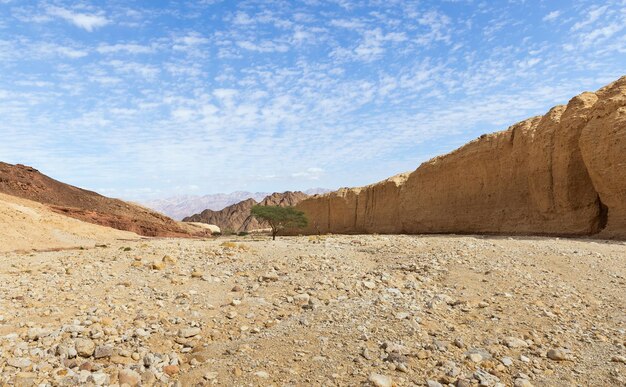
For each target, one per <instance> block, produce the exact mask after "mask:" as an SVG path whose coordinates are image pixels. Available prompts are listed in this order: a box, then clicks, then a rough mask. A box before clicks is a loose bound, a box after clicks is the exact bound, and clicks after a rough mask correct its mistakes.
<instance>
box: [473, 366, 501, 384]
mask: <svg viewBox="0 0 626 387" xmlns="http://www.w3.org/2000/svg"><path fill="white" fill-rule="evenodd" d="M474 378H476V379H477V380H478V382H479V383H480V384H481V385H482V386H495V385H496V384H497V383H498V382H500V378H498V377H497V376H495V375H492V374H490V373H489V372H487V371H485V370H481V369H479V370H476V371H475V372H474Z"/></svg>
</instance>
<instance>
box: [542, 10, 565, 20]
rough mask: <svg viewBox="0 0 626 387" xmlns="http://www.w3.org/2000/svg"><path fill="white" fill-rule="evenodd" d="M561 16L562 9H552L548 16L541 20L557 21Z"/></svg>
mask: <svg viewBox="0 0 626 387" xmlns="http://www.w3.org/2000/svg"><path fill="white" fill-rule="evenodd" d="M559 16H561V11H552V12H550V13H549V14H547V15H546V16H544V17H543V19H541V20H543V21H545V22H551V21H555V20H556V19H558V18H559Z"/></svg>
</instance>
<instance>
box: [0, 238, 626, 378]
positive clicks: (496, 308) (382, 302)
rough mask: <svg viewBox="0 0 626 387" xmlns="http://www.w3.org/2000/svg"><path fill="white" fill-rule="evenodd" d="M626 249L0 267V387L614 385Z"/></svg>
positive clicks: (256, 247) (544, 246) (293, 248)
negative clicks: (114, 386)
mask: <svg viewBox="0 0 626 387" xmlns="http://www.w3.org/2000/svg"><path fill="white" fill-rule="evenodd" d="M624 257H626V242H607V241H600V240H575V239H558V238H541V237H527V238H526V237H474V236H402V235H399V236H385V235H370V236H322V237H283V238H279V239H278V240H276V241H271V240H269V239H268V238H266V237H264V238H262V239H261V238H256V239H255V238H250V237H244V238H227V237H221V238H216V239H210V240H190V239H144V240H135V241H115V242H110V243H108V244H106V245H100V247H96V248H92V249H85V250H81V249H77V250H63V251H51V252H37V253H16V252H12V253H2V254H1V259H0V281H2V284H3V286H2V287H1V288H0V338H1V340H0V384H2V383H5V384H22V385H25V384H31V383H35V384H39V383H49V384H51V385H77V384H92V385H93V384H95V385H109V384H119V385H123V384H124V383H126V384H128V385H137V384H142V385H172V384H174V385H176V384H178V385H185V386H187V385H213V384H215V385H218V384H219V385H232V386H238V385H241V386H248V385H251V386H257V385H258V386H267V385H294V386H295V385H340V386H344V385H346V386H347V385H376V386H391V385H397V386H409V385H418V386H421V385H429V386H438V385H439V384H438V383H441V384H443V385H447V384H450V385H456V386H470V385H478V384H480V385H485V386H495V385H498V383H500V384H499V385H501V386H513V385H515V386H531V385H534V386H555V385H560V386H562V385H584V386H617V385H625V384H626V347H625V345H626V261H625V260H624Z"/></svg>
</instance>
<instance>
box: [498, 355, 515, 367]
mask: <svg viewBox="0 0 626 387" xmlns="http://www.w3.org/2000/svg"><path fill="white" fill-rule="evenodd" d="M500 362H501V363H502V364H504V365H505V366H507V367H510V366H512V365H513V359H511V358H510V357H503V358H502V359H500Z"/></svg>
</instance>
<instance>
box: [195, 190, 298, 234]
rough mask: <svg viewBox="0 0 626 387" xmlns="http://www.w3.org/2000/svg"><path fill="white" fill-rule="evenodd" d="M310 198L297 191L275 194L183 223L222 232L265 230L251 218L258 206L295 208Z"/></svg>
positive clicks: (248, 200) (205, 213)
mask: <svg viewBox="0 0 626 387" xmlns="http://www.w3.org/2000/svg"><path fill="white" fill-rule="evenodd" d="M307 197H308V195H307V194H305V193H303V192H300V191H296V192H292V191H287V192H283V193H278V192H276V193H273V194H271V195H268V196H266V197H265V198H264V199H263V200H261V201H260V202H257V201H256V200H254V199H246V200H244V201H241V202H239V203H237V204H233V205H231V206H228V207H226V208H224V209H223V210H221V211H213V210H209V209H207V210H204V211H202V212H201V213H199V214H195V215H192V216H188V217H186V218H184V219H183V222H202V223H208V224H214V225H216V226H218V227H219V228H221V229H222V231H232V232H239V231H251V230H257V229H261V228H265V227H266V226H265V225H262V224H259V222H258V221H257V220H256V219H254V218H252V217H251V216H250V210H251V209H252V207H253V206H254V205H256V204H260V205H263V206H281V207H286V206H295V205H296V204H298V203H299V202H301V201H302V200H304V199H306V198H307Z"/></svg>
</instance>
